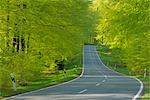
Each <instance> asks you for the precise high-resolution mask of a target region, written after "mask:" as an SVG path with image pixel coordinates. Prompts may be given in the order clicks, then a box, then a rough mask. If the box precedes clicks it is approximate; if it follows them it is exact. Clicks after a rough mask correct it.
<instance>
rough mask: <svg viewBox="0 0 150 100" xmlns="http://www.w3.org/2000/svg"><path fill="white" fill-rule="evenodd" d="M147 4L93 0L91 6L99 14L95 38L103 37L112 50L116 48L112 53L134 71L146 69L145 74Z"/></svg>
mask: <svg viewBox="0 0 150 100" xmlns="http://www.w3.org/2000/svg"><path fill="white" fill-rule="evenodd" d="M149 4H150V1H149V0H113V1H112V0H94V1H93V3H92V7H91V8H92V9H93V11H94V12H95V13H96V14H97V13H98V14H99V22H98V24H97V27H96V32H97V39H98V40H102V38H103V42H104V44H105V45H108V46H109V47H110V48H113V50H115V48H119V49H120V50H119V51H120V53H116V55H119V56H120V59H121V60H122V61H123V62H124V63H126V65H127V66H128V68H129V69H131V71H132V72H133V73H135V74H144V72H145V71H144V70H145V69H146V70H147V71H148V72H147V75H148V73H149V70H150V69H149V68H150V61H149V60H150V31H149V29H150V25H149V23H148V22H149V21H150V19H149V18H150V16H149V11H150V8H149ZM115 51H116V50H115ZM117 52H118V51H117Z"/></svg>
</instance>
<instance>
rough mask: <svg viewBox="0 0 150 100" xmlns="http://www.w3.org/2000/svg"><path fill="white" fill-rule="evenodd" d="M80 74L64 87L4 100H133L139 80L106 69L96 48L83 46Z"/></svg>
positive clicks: (134, 99)
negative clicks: (82, 68) (81, 70)
mask: <svg viewBox="0 0 150 100" xmlns="http://www.w3.org/2000/svg"><path fill="white" fill-rule="evenodd" d="M83 56H84V57H83V65H84V70H83V73H82V75H81V76H80V77H79V78H77V79H75V80H73V81H71V82H68V83H65V84H61V85H57V86H53V87H48V88H45V89H41V90H38V91H34V92H29V93H25V94H22V95H18V96H15V97H12V98H9V99H7V100H136V98H138V97H139V95H140V93H141V91H142V88H143V87H142V83H141V81H139V80H137V79H135V78H132V77H128V76H125V75H122V74H119V73H117V72H115V71H112V70H110V69H109V68H107V67H106V66H105V65H104V64H103V63H102V61H101V60H100V58H99V56H98V54H97V51H96V46H92V45H85V46H84V51H83Z"/></svg>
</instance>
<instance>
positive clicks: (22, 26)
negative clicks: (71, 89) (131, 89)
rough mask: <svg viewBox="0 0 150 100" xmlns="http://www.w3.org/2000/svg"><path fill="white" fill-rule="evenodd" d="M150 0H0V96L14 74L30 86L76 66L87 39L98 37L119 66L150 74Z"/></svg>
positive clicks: (142, 73)
mask: <svg viewBox="0 0 150 100" xmlns="http://www.w3.org/2000/svg"><path fill="white" fill-rule="evenodd" d="M149 4H150V1H149V0H0V96H7V92H8V91H14V90H13V85H12V81H13V79H12V77H13V78H15V83H16V85H17V87H18V86H26V85H28V84H30V82H33V81H36V80H37V79H38V80H40V79H42V78H43V77H45V76H47V75H52V74H58V73H59V71H60V70H67V69H71V68H73V67H71V66H74V65H76V64H78V63H79V61H76V62H75V63H73V62H74V61H73V59H78V57H77V56H78V55H79V54H82V50H83V49H82V48H83V45H84V44H85V43H90V44H92V43H93V42H95V40H97V41H98V45H99V46H106V47H108V55H109V54H110V53H112V54H113V57H115V58H116V59H117V61H114V63H115V64H117V65H119V67H127V68H128V70H129V71H130V72H131V74H133V75H145V76H146V75H149V73H150V31H149V29H150V24H149V21H150V14H149V11H150V8H149ZM97 41H96V42H97ZM80 57H81V55H80ZM81 60H82V58H80V63H82V61H81ZM76 67H78V66H76ZM80 70H81V69H80ZM21 88H22V87H21ZM11 95H12V94H11ZM13 95H14V94H13ZM8 96H10V95H8Z"/></svg>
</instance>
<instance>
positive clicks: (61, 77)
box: [0, 54, 82, 99]
mask: <svg viewBox="0 0 150 100" xmlns="http://www.w3.org/2000/svg"><path fill="white" fill-rule="evenodd" d="M81 59H82V54H79V55H78V56H77V57H75V58H74V59H72V60H71V61H70V62H68V64H66V73H64V71H58V73H57V74H56V73H55V74H49V75H44V76H43V77H42V78H40V79H36V80H33V81H32V82H30V83H29V84H28V85H27V86H19V85H18V86H17V92H14V91H13V89H10V90H9V91H7V92H5V93H3V94H2V96H1V97H0V99H2V98H5V97H10V96H14V95H17V94H22V93H25V92H29V91H33V90H38V89H41V88H45V87H49V86H53V85H57V84H60V83H64V82H67V81H70V80H72V79H74V78H77V77H78V76H79V75H80V74H81V73H82V64H81V63H82V61H81ZM75 65H76V66H75Z"/></svg>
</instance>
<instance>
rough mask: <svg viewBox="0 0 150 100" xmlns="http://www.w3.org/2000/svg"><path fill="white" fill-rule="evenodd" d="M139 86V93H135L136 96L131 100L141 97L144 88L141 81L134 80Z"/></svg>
mask: <svg viewBox="0 0 150 100" xmlns="http://www.w3.org/2000/svg"><path fill="white" fill-rule="evenodd" d="M135 79H136V80H137V81H138V82H139V83H140V84H141V86H140V89H139V91H138V92H137V94H136V95H135V96H134V97H133V99H132V100H136V99H138V98H139V97H140V95H141V93H142V91H143V88H144V86H143V82H142V81H141V80H139V79H138V78H135Z"/></svg>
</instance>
